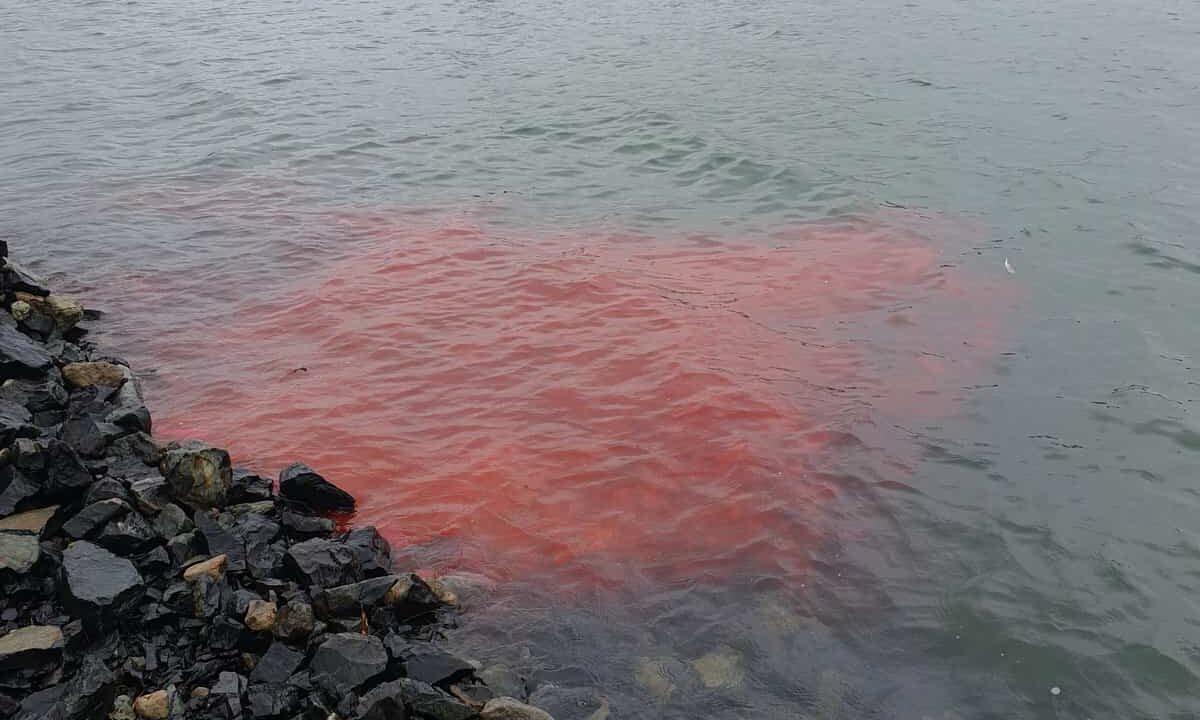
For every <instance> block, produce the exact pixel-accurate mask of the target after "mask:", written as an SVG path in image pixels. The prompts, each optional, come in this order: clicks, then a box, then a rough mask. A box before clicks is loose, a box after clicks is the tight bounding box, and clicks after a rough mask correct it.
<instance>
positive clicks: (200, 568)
mask: <svg viewBox="0 0 1200 720" xmlns="http://www.w3.org/2000/svg"><path fill="white" fill-rule="evenodd" d="M227 560H228V558H226V557H225V556H224V555H217V556H215V557H211V558H209V559H207V560H204V561H201V562H198V563H196V564H195V565H191V566H188V567H187V568H186V569H185V570H184V571H183V579H184V580H187V581H188V582H196V580H197V578H199V577H200V576H201V575H207V576H209V577H210V578H212V579H213V580H219V579H220V578H221V576H222V575H224V574H225V563H226V562H227Z"/></svg>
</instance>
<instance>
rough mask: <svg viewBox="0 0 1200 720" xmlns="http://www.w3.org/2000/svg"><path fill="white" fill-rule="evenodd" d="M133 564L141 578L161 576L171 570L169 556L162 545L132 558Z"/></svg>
mask: <svg viewBox="0 0 1200 720" xmlns="http://www.w3.org/2000/svg"><path fill="white" fill-rule="evenodd" d="M134 564H135V565H137V568H138V571H139V572H140V573H142V576H143V577H145V576H147V575H161V574H163V573H165V572H167V571H168V570H170V569H171V555H170V554H169V553H167V550H166V548H164V547H163V546H162V545H159V546H157V547H155V548H154V549H153V550H150V551H149V552H147V553H145V554H144V555H141V556H140V557H137V558H134Z"/></svg>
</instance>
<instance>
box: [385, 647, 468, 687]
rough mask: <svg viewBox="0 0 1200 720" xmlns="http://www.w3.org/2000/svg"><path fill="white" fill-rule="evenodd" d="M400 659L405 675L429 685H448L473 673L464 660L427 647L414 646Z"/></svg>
mask: <svg viewBox="0 0 1200 720" xmlns="http://www.w3.org/2000/svg"><path fill="white" fill-rule="evenodd" d="M402 659H403V662H404V674H405V675H407V676H408V677H410V678H412V679H413V680H420V681H421V682H423V683H429V684H430V685H450V684H451V683H455V682H458V681H459V680H461V679H463V678H465V677H467V676H469V675H471V674H473V673H474V672H475V666H473V665H471V664H470V663H468V662H467V661H466V660H463V659H462V658H459V657H455V656H454V655H451V654H450V653H448V652H444V651H442V650H439V649H438V648H435V647H432V646H428V645H425V646H421V645H414V646H413V647H411V648H410V649H409V650H408V651H407V652H405V653H403V655H402Z"/></svg>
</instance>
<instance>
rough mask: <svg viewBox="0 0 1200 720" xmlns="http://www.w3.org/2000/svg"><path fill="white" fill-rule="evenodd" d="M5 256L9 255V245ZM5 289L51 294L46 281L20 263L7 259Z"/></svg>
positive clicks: (41, 295) (42, 294)
mask: <svg viewBox="0 0 1200 720" xmlns="http://www.w3.org/2000/svg"><path fill="white" fill-rule="evenodd" d="M4 256H5V257H6V258H7V257H8V248H7V245H6V247H5V249H4ZM3 278H4V284H3V287H4V291H5V292H6V293H18V292H23V293H29V294H30V295H36V296H38V297H43V298H44V297H46V296H47V295H49V294H50V288H48V287H46V281H45V280H43V279H41V278H40V277H38V276H37V275H34V274H33V273H32V272H30V271H29V270H26V269H25V267H24V266H22V265H18V264H17V263H15V262H13V261H12V260H6V261H5V264H4V269H3Z"/></svg>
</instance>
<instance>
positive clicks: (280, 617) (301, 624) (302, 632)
mask: <svg viewBox="0 0 1200 720" xmlns="http://www.w3.org/2000/svg"><path fill="white" fill-rule="evenodd" d="M315 624H316V620H315V618H314V617H313V609H312V605H309V604H308V603H306V602H304V601H302V600H290V601H288V602H287V603H286V604H284V605H282V606H280V607H279V609H278V610H277V611H276V613H275V637H277V638H279V639H280V640H285V641H288V642H303V641H304V640H306V639H307V638H308V636H309V635H311V634H312V632H313V626H314V625H315Z"/></svg>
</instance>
